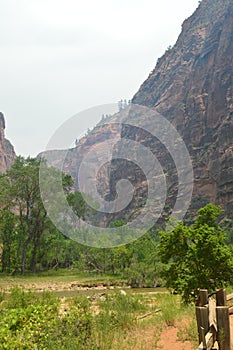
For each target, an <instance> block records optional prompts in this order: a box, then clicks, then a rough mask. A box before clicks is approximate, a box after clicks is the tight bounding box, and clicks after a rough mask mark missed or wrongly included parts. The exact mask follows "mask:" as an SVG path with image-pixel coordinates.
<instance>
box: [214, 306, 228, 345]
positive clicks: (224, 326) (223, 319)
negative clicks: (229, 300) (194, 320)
mask: <svg viewBox="0 0 233 350" xmlns="http://www.w3.org/2000/svg"><path fill="white" fill-rule="evenodd" d="M216 313H217V326H218V332H217V340H218V344H219V349H220V350H230V318H229V308H228V307H227V306H217V307H216Z"/></svg>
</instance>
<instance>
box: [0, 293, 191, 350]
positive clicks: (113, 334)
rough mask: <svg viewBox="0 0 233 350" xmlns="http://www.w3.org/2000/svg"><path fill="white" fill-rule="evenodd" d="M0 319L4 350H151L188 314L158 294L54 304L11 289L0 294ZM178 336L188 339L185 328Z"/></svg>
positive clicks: (50, 297) (53, 299)
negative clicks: (165, 332)
mask: <svg viewBox="0 0 233 350" xmlns="http://www.w3.org/2000/svg"><path fill="white" fill-rule="evenodd" d="M0 314H1V319H0V349H4V350H8V349H11V350H16V349H17V350H21V349H24V350H29V349H30V350H31V349H44V350H46V349H48V350H50V349H51V350H53V349H56V350H57V349H71V350H74V349H83V350H118V349H125V350H132V349H137V350H152V349H156V344H157V342H158V340H159V336H160V332H161V331H162V330H163V329H164V328H166V327H168V326H174V325H178V324H179V322H180V320H182V319H184V318H185V319H188V320H191V319H192V318H193V316H194V308H193V307H184V306H182V304H181V303H180V298H179V297H178V296H174V295H170V294H164V293H163V294H149V293H143V294H141V293H136V294H133V293H128V291H126V293H125V292H122V291H112V292H109V291H105V292H103V293H96V294H93V295H91V296H90V295H89V296H87V295H82V294H81V295H77V296H75V297H71V296H70V297H65V298H64V297H63V298H58V297H57V296H56V295H55V294H54V293H52V292H43V293H34V292H32V291H25V290H24V289H22V288H18V287H14V288H13V289H11V293H7V294H5V293H4V292H3V291H2V292H1V293H0ZM184 333H185V334H187V336H186V337H188V338H189V337H191V338H192V337H193V333H191V332H189V328H187V329H184V328H183V329H181V331H180V334H181V335H182V336H183V335H184ZM196 334H197V333H196ZM185 340H186V339H185Z"/></svg>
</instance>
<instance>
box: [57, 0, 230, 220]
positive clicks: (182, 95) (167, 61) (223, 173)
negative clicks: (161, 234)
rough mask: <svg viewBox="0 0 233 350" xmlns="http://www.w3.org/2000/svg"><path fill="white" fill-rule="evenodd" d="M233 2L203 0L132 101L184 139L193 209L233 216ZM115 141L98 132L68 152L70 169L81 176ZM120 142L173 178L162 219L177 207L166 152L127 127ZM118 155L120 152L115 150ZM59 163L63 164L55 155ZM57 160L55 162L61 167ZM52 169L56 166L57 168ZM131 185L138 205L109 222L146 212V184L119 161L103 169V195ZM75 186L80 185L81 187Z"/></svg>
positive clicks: (175, 185)
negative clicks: (95, 148)
mask: <svg viewBox="0 0 233 350" xmlns="http://www.w3.org/2000/svg"><path fill="white" fill-rule="evenodd" d="M232 56H233V0H202V2H201V3H200V5H199V7H198V8H197V10H196V11H195V12H194V14H193V15H192V16H191V17H190V18H188V19H186V20H185V21H184V23H183V25H182V31H181V34H180V36H179V38H178V40H177V42H176V44H175V45H174V47H173V48H169V49H168V50H167V51H166V52H165V54H164V55H163V56H162V57H161V58H159V59H158V61H157V64H156V67H155V69H154V70H153V71H152V73H151V74H150V75H149V77H148V79H147V80H146V81H145V82H144V83H143V84H142V86H141V87H140V89H139V91H138V92H137V93H136V95H135V96H134V97H133V100H132V102H133V103H134V104H138V105H142V106H147V107H149V108H152V109H154V110H156V111H158V112H159V113H160V114H162V115H163V116H164V117H165V118H167V120H168V121H169V122H171V123H172V124H173V125H174V126H175V127H176V129H177V130H178V132H179V133H180V135H181V137H182V139H183V140H184V142H185V144H186V146H187V148H188V150H189V153H190V156H191V158H192V162H193V168H194V192H193V198H192V203H191V206H190V210H191V211H192V210H196V209H198V208H200V207H201V206H203V205H205V204H206V203H208V202H213V203H216V204H220V205H221V206H222V207H223V208H224V209H225V211H226V214H227V215H228V216H231V217H232V216H233V60H232ZM114 135H115V132H114V130H112V127H111V128H109V130H107V129H106V127H104V128H101V127H98V128H95V129H94V130H93V132H92V133H91V134H90V135H88V136H87V137H84V138H83V139H82V140H81V142H80V143H79V145H78V146H77V148H75V149H73V150H70V151H69V152H68V155H67V157H66V161H65V163H64V170H65V171H67V172H69V173H71V174H72V175H73V176H74V178H76V177H77V169H78V168H79V165H80V162H81V160H82V159H83V157H84V156H85V154H86V152H88V151H89V149H90V148H91V147H92V145H94V144H101V143H102V142H103V141H104V140H105V139H106V137H107V138H111V137H113V136H114ZM121 137H125V138H127V139H131V140H136V141H137V142H138V141H139V140H141V141H140V142H141V143H142V144H143V145H145V146H147V147H149V148H150V149H151V151H152V152H153V153H154V154H155V155H156V157H157V158H158V160H159V161H160V163H161V165H162V167H163V170H164V172H165V174H166V175H167V187H168V193H167V200H166V204H165V208H164V212H163V214H166V213H168V212H169V211H170V209H171V208H172V207H173V205H174V201H175V197H176V195H177V188H178V183H177V172H176V169H175V166H174V164H173V162H172V159H171V157H170V155H169V153H168V152H167V150H166V148H165V147H164V146H163V145H162V144H161V143H159V142H158V140H156V139H154V138H153V137H151V135H150V134H148V133H146V132H142V131H139V130H132V129H130V128H128V127H127V126H125V127H123V128H122V130H121ZM115 152H116V155H117V152H118V150H117V147H116V149H115ZM55 158H59V155H58V154H57V155H56V157H55ZM56 162H57V160H56V159H55V163H56ZM55 163H54V164H55ZM121 178H128V179H129V180H130V181H131V182H132V183H133V184H134V186H135V188H136V191H135V194H134V197H135V198H134V199H135V200H134V201H132V203H131V204H130V205H129V206H128V207H127V208H126V210H125V211H124V212H121V213H118V214H117V215H109V216H106V217H105V220H106V222H107V223H109V222H110V221H112V220H116V219H126V220H130V219H131V218H133V217H134V216H135V215H137V213H138V212H140V208H141V207H143V205H144V202H145V198H146V196H147V185H146V179H145V176H144V175H143V173H142V172H141V171H140V169H139V168H138V167H137V166H136V165H135V164H132V163H130V162H127V161H124V160H119V161H113V162H112V164H110V165H108V166H107V165H106V166H105V167H103V168H102V169H101V171H100V174H99V178H98V181H99V191H100V192H101V193H102V195H103V196H104V197H105V198H109V199H112V198H114V196H115V188H116V183H117V181H118V180H120V179H121ZM76 187H77V188H78V183H77V181H76Z"/></svg>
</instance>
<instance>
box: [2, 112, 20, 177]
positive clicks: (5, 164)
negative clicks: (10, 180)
mask: <svg viewBox="0 0 233 350" xmlns="http://www.w3.org/2000/svg"><path fill="white" fill-rule="evenodd" d="M15 158H16V154H15V151H14V147H13V146H12V144H11V143H10V141H8V140H7V139H6V138H5V119H4V115H3V114H2V113H1V112H0V173H4V172H5V171H6V170H7V169H9V168H10V167H11V165H12V164H13V163H14V160H15Z"/></svg>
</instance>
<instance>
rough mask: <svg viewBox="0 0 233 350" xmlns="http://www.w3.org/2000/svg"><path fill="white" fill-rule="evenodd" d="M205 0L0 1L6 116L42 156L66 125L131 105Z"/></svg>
mask: <svg viewBox="0 0 233 350" xmlns="http://www.w3.org/2000/svg"><path fill="white" fill-rule="evenodd" d="M197 6H198V0H176V1H174V0H124V1H123V0H98V1H95V0H85V1H81V0H66V1H65V0H0V46H1V54H0V76H1V84H0V102H1V103H0V111H2V112H3V113H4V115H5V118H6V124H7V130H6V135H7V137H8V138H9V139H10V141H11V142H12V143H13V145H14V146H15V150H16V152H17V154H21V155H25V156H26V155H29V154H30V155H32V156H35V155H36V154H38V153H39V152H40V151H42V150H43V149H45V146H46V144H47V142H48V140H49V138H50V136H51V135H52V134H53V132H54V131H55V130H56V129H57V127H58V126H59V125H60V124H61V123H62V122H64V121H65V120H66V119H67V118H69V117H71V116H72V115H74V114H76V113H77V112H80V111H82V110H83V109H86V108H89V107H93V106H95V105H101V104H105V103H112V102H117V101H118V100H120V99H121V98H127V99H130V98H131V97H132V96H133V95H134V94H135V93H136V91H137V90H138V88H139V86H140V85H141V84H142V83H143V81H144V80H145V79H146V78H147V77H148V75H149V73H150V71H151V70H152V69H153V68H154V66H155V64H156V61H157V58H158V57H160V56H161V55H162V54H163V53H164V51H165V50H166V48H167V47H168V46H169V45H173V44H174V43H175V41H176V39H177V37H178V35H179V33H180V31H181V24H182V22H183V21H184V19H185V18H187V17H189V16H190V15H191V14H192V13H193V12H194V10H195V8H196V7H197Z"/></svg>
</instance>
